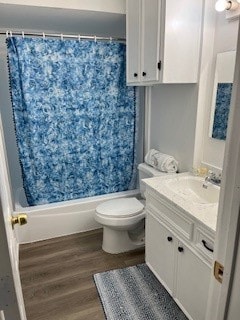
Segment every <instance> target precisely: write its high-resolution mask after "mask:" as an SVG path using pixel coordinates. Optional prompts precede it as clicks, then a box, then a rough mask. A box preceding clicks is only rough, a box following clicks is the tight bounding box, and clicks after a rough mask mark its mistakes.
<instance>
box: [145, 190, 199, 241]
mask: <svg viewBox="0 0 240 320" xmlns="http://www.w3.org/2000/svg"><path fill="white" fill-rule="evenodd" d="M149 198H150V199H148V198H147V210H149V211H150V212H153V213H154V214H155V215H156V216H159V217H160V219H161V220H163V221H164V222H165V223H167V224H168V225H170V226H171V228H173V229H174V231H176V232H177V233H178V234H180V235H182V236H184V237H185V238H186V239H187V240H192V235H193V226H194V223H193V221H192V220H190V219H188V218H186V217H185V216H183V214H182V213H178V211H176V210H174V209H173V208H172V207H169V206H168V205H165V204H162V203H161V202H159V201H158V200H156V199H155V198H154V197H152V196H150V197H149ZM148 200H149V201H148Z"/></svg>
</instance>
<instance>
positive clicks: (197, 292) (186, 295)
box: [146, 192, 213, 320]
mask: <svg viewBox="0 0 240 320" xmlns="http://www.w3.org/2000/svg"><path fill="white" fill-rule="evenodd" d="M146 195H147V196H146V201H147V202H146V209H147V217H146V263H147V265H148V266H149V268H150V269H151V270H152V271H153V272H154V274H155V275H156V277H157V278H158V279H159V281H160V282H161V283H162V284H163V285H164V287H165V288H166V289H167V291H168V292H169V293H170V294H171V295H172V297H173V298H174V300H175V301H176V302H177V303H178V305H179V306H180V307H181V309H182V310H183V311H184V312H185V313H186V315H187V316H188V318H189V319H192V320H204V319H205V312H206V308H207V298H208V289H209V282H210V276H211V260H212V256H211V255H212V253H211V251H209V250H208V249H207V248H206V247H205V246H206V244H207V246H209V247H211V246H212V243H210V242H213V239H212V236H211V235H210V234H209V232H208V231H206V232H202V231H203V230H204V228H203V227H202V226H200V227H199V226H198V224H197V222H196V221H194V220H192V219H191V218H190V217H188V216H187V215H184V213H182V212H178V210H176V208H175V207H174V206H173V207H172V208H171V205H169V203H167V202H165V201H164V200H162V199H161V197H159V198H158V197H157V196H156V195H151V192H150V193H149V192H147V194H146ZM200 231H201V232H200ZM205 235H207V237H205ZM202 241H203V242H204V244H205V246H204V245H203V242H202Z"/></svg>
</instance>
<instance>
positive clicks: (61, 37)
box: [61, 33, 63, 41]
mask: <svg viewBox="0 0 240 320" xmlns="http://www.w3.org/2000/svg"><path fill="white" fill-rule="evenodd" d="M61 40H62V41H63V34H62V33H61Z"/></svg>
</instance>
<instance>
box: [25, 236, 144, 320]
mask: <svg viewBox="0 0 240 320" xmlns="http://www.w3.org/2000/svg"><path fill="white" fill-rule="evenodd" d="M101 242H102V231H101V230H95V231H90V232H86V233H81V234H76V235H70V236H65V237H60V238H55V239H50V240H45V241H41V242H37V243H32V244H25V245H21V246H20V274H21V280H22V287H23V295H24V300H25V306H26V312H27V319H28V320H82V319H84V320H88V319H89V320H95V319H97V320H102V319H105V317H104V313H103V311H102V306H101V303H100V300H99V298H98V293H97V291H96V288H95V285H94V282H93V278H92V275H93V274H94V273H97V272H102V271H106V270H110V269H116V268H123V267H126V266H130V265H135V264H138V263H142V262H144V250H143V249H141V250H138V251H134V252H133V251H132V252H130V253H122V254H118V255H111V254H107V253H105V252H103V251H102V249H101Z"/></svg>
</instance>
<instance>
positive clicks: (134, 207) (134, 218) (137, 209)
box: [95, 163, 166, 254]
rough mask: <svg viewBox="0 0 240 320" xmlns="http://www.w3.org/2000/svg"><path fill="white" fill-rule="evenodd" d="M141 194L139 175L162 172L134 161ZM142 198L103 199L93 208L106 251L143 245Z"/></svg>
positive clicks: (143, 215) (127, 249) (117, 250)
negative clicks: (104, 200)
mask: <svg viewBox="0 0 240 320" xmlns="http://www.w3.org/2000/svg"><path fill="white" fill-rule="evenodd" d="M138 172H139V182H140V192H141V197H142V198H143V199H145V196H144V192H145V189H146V188H145V185H144V183H142V182H141V180H142V179H145V178H151V177H155V176H161V175H165V174H166V173H164V172H160V171H158V170H156V169H154V168H153V167H150V166H148V165H147V164H145V163H141V164H139V165H138ZM144 205H145V200H138V199H137V198H119V199H114V200H110V201H106V202H103V203H102V204H100V205H99V206H97V208H96V212H95V220H96V221H97V222H98V223H100V224H101V225H103V243H102V248H103V250H104V251H106V252H108V253H115V254H116V253H120V252H126V251H130V250H133V249H136V248H139V247H141V246H143V245H144V240H145V233H144V222H145V221H144V219H145V209H144Z"/></svg>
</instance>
